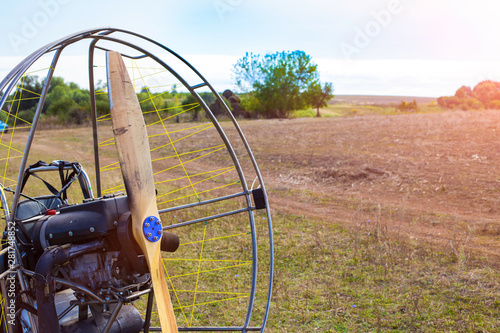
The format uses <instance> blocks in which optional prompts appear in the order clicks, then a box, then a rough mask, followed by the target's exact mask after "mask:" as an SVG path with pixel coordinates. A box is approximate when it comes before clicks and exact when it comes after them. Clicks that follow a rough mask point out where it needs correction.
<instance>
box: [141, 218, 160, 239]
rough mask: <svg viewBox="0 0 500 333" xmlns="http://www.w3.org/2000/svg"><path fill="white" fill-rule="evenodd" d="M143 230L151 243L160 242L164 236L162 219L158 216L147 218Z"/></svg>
mask: <svg viewBox="0 0 500 333" xmlns="http://www.w3.org/2000/svg"><path fill="white" fill-rule="evenodd" d="M142 230H143V232H144V236H145V237H146V238H147V240H148V241H150V242H157V241H159V240H160V238H161V236H162V235H163V226H162V225H161V221H160V219H159V218H157V217H156V216H149V217H147V218H146V219H145V220H144V223H143V224H142Z"/></svg>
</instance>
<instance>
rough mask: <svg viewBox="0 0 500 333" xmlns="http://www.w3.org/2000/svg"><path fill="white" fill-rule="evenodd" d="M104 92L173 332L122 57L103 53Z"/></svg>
mask: <svg viewBox="0 0 500 333" xmlns="http://www.w3.org/2000/svg"><path fill="white" fill-rule="evenodd" d="M107 69H108V78H107V79H108V94H109V100H110V108H111V120H112V123H113V134H114V136H115V142H116V148H117V150H118V155H119V160H120V167H121V170H122V175H123V181H124V183H125V190H126V192H127V196H128V203H129V207H130V212H131V218H132V233H133V235H134V238H135V240H136V241H137V244H139V246H140V248H141V250H142V252H143V253H144V256H145V257H146V260H147V263H148V267H149V272H150V273H151V280H152V282H153V290H154V294H155V299H156V307H157V309H158V317H159V318H160V323H161V328H162V332H166V333H174V332H177V324H176V322H175V315H174V311H173V308H172V302H171V300H170V294H169V292H168V287H167V283H166V281H165V276H164V272H163V265H162V261H161V252H160V244H161V236H162V227H161V222H160V220H159V214H158V208H157V206H156V191H155V187H154V180H153V170H152V167H151V155H150V152H149V141H148V136H147V131H146V125H145V123H144V118H143V116H142V111H141V107H140V105H139V101H138V100H137V95H136V94H135V90H134V86H133V84H132V82H131V81H130V77H129V75H128V73H127V69H126V67H125V64H124V62H123V59H122V57H121V55H120V53H118V52H108V53H107Z"/></svg>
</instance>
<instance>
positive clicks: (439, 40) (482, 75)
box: [0, 0, 500, 97]
mask: <svg viewBox="0 0 500 333" xmlns="http://www.w3.org/2000/svg"><path fill="white" fill-rule="evenodd" d="M499 10H500V3H498V2H496V1H492V0H475V1H457V0H439V1H436V0H432V1H431V0H418V1H416V0H351V1H340V0H330V1H319V0H309V1H307V2H306V1H297V0H286V1H285V0H267V1H264V0H189V1H178V0H176V1H172V0H150V1H142V2H141V1H133V0H121V1H116V0H108V1H102V0H99V1H97V0H86V1H78V0H39V1H37V0H34V1H28V0H18V1H9V2H6V3H4V4H3V6H2V14H1V16H2V20H1V21H0V25H1V27H2V31H3V34H2V35H1V36H0V76H1V77H3V76H5V75H6V74H7V73H8V72H9V70H10V69H11V68H13V67H14V66H15V65H16V64H17V63H18V62H20V61H21V60H22V59H23V58H24V57H26V56H27V55H29V54H30V53H31V52H33V51H35V50H36V49H38V48H40V47H42V46H44V45H45V44H47V43H49V42H51V41H54V40H56V39H59V38H62V37H64V36H66V35H69V34H71V33H73V32H77V31H81V30H86V29H90V28H95V27H107V26H110V27H116V28H122V29H126V30H131V31H135V32H138V33H140V34H143V35H145V36H148V37H150V38H152V39H154V40H157V41H159V42H161V43H162V44H164V45H166V46H168V47H170V48H171V49H173V50H174V51H176V52H177V53H179V54H181V55H182V56H183V57H184V58H186V59H187V60H188V61H189V62H191V63H192V64H193V65H194V66H195V67H196V68H197V69H198V70H199V71H200V72H201V73H202V74H203V75H204V76H205V77H206V78H207V79H208V81H209V82H211V83H212V84H213V85H214V86H215V88H216V89H217V90H224V89H226V88H230V89H234V88H235V80H234V75H233V72H232V68H233V66H234V64H235V63H236V61H237V59H239V58H241V57H243V56H244V55H245V53H246V52H253V53H257V54H266V53H274V52H276V51H283V50H289V51H293V50H303V51H305V52H306V53H307V54H309V55H310V56H311V57H312V59H313V61H314V62H315V63H316V64H317V65H318V70H319V73H320V77H321V80H322V81H328V82H332V83H333V86H334V89H335V93H336V94H361V95H362V94H367V95H400V96H429V97H439V96H445V95H453V94H454V93H455V91H456V90H457V89H458V88H459V87H460V86H462V85H469V86H474V85H476V84H477V83H478V82H480V81H482V80H487V79H488V80H498V81H500V43H498V39H497V37H498V36H499V32H500V20H498V18H497V13H498V11H499ZM85 54H86V50H85V49H82V50H75V51H73V54H70V55H69V56H72V57H75V59H76V58H78V57H84V56H85ZM73 67H76V66H73ZM84 70H85V69H84V68H81V69H77V68H72V66H68V67H67V68H65V74H64V76H65V78H66V79H67V80H70V81H74V82H77V83H78V84H80V85H81V86H85V85H86V84H87V85H88V83H86V81H87V77H86V75H85V74H84V73H85V72H84Z"/></svg>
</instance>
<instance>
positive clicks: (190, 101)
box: [181, 94, 203, 121]
mask: <svg viewBox="0 0 500 333" xmlns="http://www.w3.org/2000/svg"><path fill="white" fill-rule="evenodd" d="M196 104H198V105H196ZM181 105H182V106H188V107H187V108H186V109H191V110H190V111H193V118H192V120H193V121H195V120H198V112H200V111H201V110H202V109H203V108H202V107H201V105H200V104H199V102H198V100H197V99H196V98H195V97H194V96H193V95H191V94H188V95H187V96H186V98H184V100H183V101H182V103H181Z"/></svg>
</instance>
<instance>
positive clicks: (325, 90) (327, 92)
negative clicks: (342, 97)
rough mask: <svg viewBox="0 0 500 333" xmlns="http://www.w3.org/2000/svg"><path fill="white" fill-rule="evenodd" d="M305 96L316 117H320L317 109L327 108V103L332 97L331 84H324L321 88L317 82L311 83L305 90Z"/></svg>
mask: <svg viewBox="0 0 500 333" xmlns="http://www.w3.org/2000/svg"><path fill="white" fill-rule="evenodd" d="M307 96H308V99H309V103H310V104H311V105H312V106H313V107H315V108H316V117H321V114H320V113H319V108H322V107H325V106H327V105H328V101H329V100H331V99H332V98H333V97H334V96H333V87H332V83H331V82H325V84H324V85H323V87H321V83H320V82H319V81H316V82H313V83H312V84H311V85H310V86H309V88H308V89H307Z"/></svg>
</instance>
